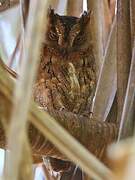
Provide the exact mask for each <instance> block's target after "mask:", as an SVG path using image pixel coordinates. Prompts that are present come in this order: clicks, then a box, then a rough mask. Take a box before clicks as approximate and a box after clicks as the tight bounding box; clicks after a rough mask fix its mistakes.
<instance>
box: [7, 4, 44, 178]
mask: <svg viewBox="0 0 135 180" xmlns="http://www.w3.org/2000/svg"><path fill="white" fill-rule="evenodd" d="M46 6H47V1H38V2H36V1H34V2H33V3H32V4H31V8H30V14H29V19H28V26H27V32H26V36H25V51H24V52H23V63H22V69H21V74H20V79H19V81H18V84H17V88H16V93H15V106H14V109H13V115H12V120H11V129H10V132H9V134H8V136H9V139H8V145H9V149H10V150H11V152H10V153H11V154H10V155H9V157H7V162H6V165H7V167H6V173H5V178H6V180H8V179H10V180H17V179H18V175H19V167H20V166H19V165H20V162H21V159H22V157H21V156H22V148H23V145H24V139H25V131H26V122H27V114H28V108H29V103H30V98H31V93H32V86H33V83H34V78H35V72H36V69H37V64H38V57H39V50H40V42H41V33H42V32H44V31H43V30H44V28H43V24H44V23H43V22H44V21H45V19H44V10H45V9H47V7H46ZM37 24H38V26H37ZM33 37H34V39H33ZM29 64H31V68H29ZM18 104H19V106H18ZM16 133H17V136H16ZM13 142H15V144H14V143H13ZM16 144H17V146H16Z"/></svg>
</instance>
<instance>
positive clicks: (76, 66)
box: [34, 10, 96, 115]
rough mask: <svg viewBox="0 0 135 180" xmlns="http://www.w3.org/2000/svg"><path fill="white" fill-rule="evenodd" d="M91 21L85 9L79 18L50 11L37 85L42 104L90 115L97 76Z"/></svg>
mask: <svg viewBox="0 0 135 180" xmlns="http://www.w3.org/2000/svg"><path fill="white" fill-rule="evenodd" d="M89 20H90V15H89V13H86V12H85V13H84V14H83V15H82V16H81V17H80V18H76V17H68V16H59V15H58V14H54V11H53V10H50V12H49V15H48V30H47V33H46V35H45V43H44V44H43V49H42V54H41V63H40V67H39V72H38V77H37V81H36V84H35V87H34V98H35V101H37V102H38V103H39V104H40V105H41V106H42V107H46V108H53V109H56V110H60V111H61V110H66V111H69V112H73V113H76V114H85V115H89V114H90V107H91V103H92V99H93V95H94V92H95V87H96V75H95V60H94V56H93V50H92V44H91V42H89V41H88V38H87V36H88V35H89V34H90V33H89V32H87V24H88V22H89Z"/></svg>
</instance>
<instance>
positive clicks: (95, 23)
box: [87, 0, 103, 77]
mask: <svg viewBox="0 0 135 180" xmlns="http://www.w3.org/2000/svg"><path fill="white" fill-rule="evenodd" d="M87 2H88V10H91V11H92V17H91V22H90V31H91V33H92V41H93V48H94V55H95V60H96V67H97V77H98V75H99V72H100V68H101V65H102V63H103V42H102V39H103V37H102V14H103V9H102V6H101V1H100V0H87Z"/></svg>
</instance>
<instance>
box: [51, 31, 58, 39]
mask: <svg viewBox="0 0 135 180" xmlns="http://www.w3.org/2000/svg"><path fill="white" fill-rule="evenodd" d="M49 38H50V40H52V41H57V39H58V37H57V35H56V34H55V32H53V31H50V32H49Z"/></svg>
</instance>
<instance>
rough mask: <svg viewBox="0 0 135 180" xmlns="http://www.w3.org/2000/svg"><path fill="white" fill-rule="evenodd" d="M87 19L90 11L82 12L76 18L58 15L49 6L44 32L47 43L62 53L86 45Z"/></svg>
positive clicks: (88, 19) (76, 49)
mask: <svg viewBox="0 0 135 180" xmlns="http://www.w3.org/2000/svg"><path fill="white" fill-rule="evenodd" d="M89 21H90V12H84V13H83V14H82V15H81V17H80V18H77V17H72V16H61V15H58V14H56V13H55V12H54V10H53V9H51V8H50V9H49V10H48V29H47V33H46V43H47V45H48V46H50V47H52V48H54V49H57V50H59V51H60V53H63V54H64V53H65V54H66V53H68V52H70V51H78V50H79V49H81V48H83V47H86V46H87V44H88V42H87V41H88V40H87V36H88V35H87V32H86V31H87V25H88V23H89Z"/></svg>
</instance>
